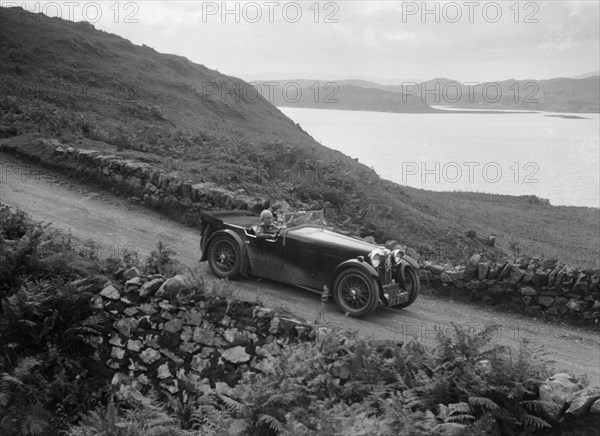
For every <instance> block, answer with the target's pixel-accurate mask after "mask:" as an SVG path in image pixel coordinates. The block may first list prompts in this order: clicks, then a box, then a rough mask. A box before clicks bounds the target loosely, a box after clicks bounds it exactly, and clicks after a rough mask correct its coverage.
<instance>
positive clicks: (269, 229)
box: [256, 209, 279, 239]
mask: <svg viewBox="0 0 600 436" xmlns="http://www.w3.org/2000/svg"><path fill="white" fill-rule="evenodd" d="M278 232H279V228H278V227H277V226H275V225H273V214H272V213H271V211H270V210H269V209H265V210H263V211H262V212H261V213H260V224H259V225H258V228H257V229H256V238H257V239H273V238H276V237H277V233H278Z"/></svg>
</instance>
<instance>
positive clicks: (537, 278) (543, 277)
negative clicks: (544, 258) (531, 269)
mask: <svg viewBox="0 0 600 436" xmlns="http://www.w3.org/2000/svg"><path fill="white" fill-rule="evenodd" d="M549 276H550V270H549V269H543V268H538V269H536V270H535V274H533V277H532V278H531V283H532V284H533V286H546V285H547V284H548V277H549Z"/></svg>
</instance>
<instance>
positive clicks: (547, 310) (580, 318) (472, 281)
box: [421, 254, 600, 325]
mask: <svg viewBox="0 0 600 436" xmlns="http://www.w3.org/2000/svg"><path fill="white" fill-rule="evenodd" d="M599 273H600V270H585V269H578V268H575V267H573V266H568V265H563V264H561V263H558V262H557V261H556V260H546V261H542V260H538V259H533V260H530V261H526V260H523V259H507V260H503V261H500V262H491V261H489V260H486V259H485V258H483V257H482V256H481V255H480V254H475V255H473V256H472V257H471V259H470V260H469V262H468V263H467V264H466V265H458V266H452V265H448V264H446V265H437V264H433V263H431V262H425V263H424V264H423V265H422V267H421V278H422V279H423V281H424V282H425V283H429V284H430V285H431V286H432V287H435V288H437V289H439V290H440V292H442V293H443V292H448V293H450V292H453V293H458V294H460V295H463V296H465V297H468V298H469V299H472V300H476V301H482V302H484V303H488V304H492V305H503V304H509V305H512V307H515V308H517V309H521V310H522V311H523V312H525V313H529V314H532V315H544V316H546V317H548V318H551V319H557V320H568V321H571V322H574V323H576V324H589V325H598V324H599V323H600V288H599V282H600V275H599Z"/></svg>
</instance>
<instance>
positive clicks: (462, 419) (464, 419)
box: [445, 414, 477, 424]
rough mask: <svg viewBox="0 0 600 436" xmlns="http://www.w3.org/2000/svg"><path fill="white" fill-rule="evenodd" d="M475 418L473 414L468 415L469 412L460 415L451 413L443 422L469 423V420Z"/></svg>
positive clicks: (474, 419)
mask: <svg viewBox="0 0 600 436" xmlns="http://www.w3.org/2000/svg"><path fill="white" fill-rule="evenodd" d="M476 420H477V418H475V417H474V416H473V415H469V414H461V415H452V416H449V417H448V418H447V419H446V420H445V422H459V423H467V424H468V423H469V421H476Z"/></svg>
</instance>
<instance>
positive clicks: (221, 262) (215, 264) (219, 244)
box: [208, 235, 242, 280]
mask: <svg viewBox="0 0 600 436" xmlns="http://www.w3.org/2000/svg"><path fill="white" fill-rule="evenodd" d="M208 265H209V266H210V270H211V271H212V272H213V274H214V275H216V276H217V277H219V278H222V279H225V278H227V279H232V280H233V279H235V278H237V277H238V276H239V275H240V269H241V266H242V255H241V252H240V247H239V246H238V244H237V243H236V242H235V241H234V240H233V238H231V237H230V236H225V235H221V236H217V237H216V238H214V239H213V240H212V241H210V243H209V245H208Z"/></svg>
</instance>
